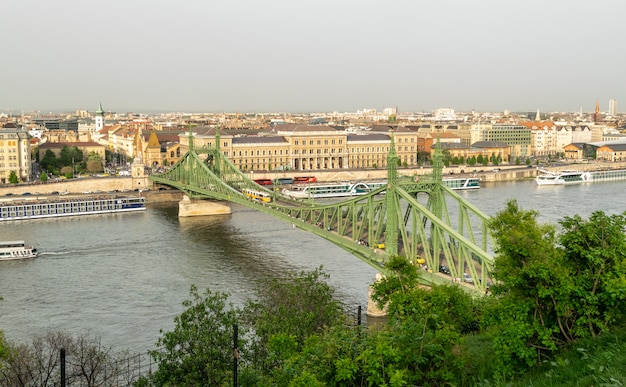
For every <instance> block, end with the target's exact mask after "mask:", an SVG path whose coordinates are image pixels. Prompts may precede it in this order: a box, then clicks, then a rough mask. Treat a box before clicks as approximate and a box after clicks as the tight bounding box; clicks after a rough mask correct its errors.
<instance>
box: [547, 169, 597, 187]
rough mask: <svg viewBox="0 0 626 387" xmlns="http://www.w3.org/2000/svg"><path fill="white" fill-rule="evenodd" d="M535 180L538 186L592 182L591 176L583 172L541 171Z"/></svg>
mask: <svg viewBox="0 0 626 387" xmlns="http://www.w3.org/2000/svg"><path fill="white" fill-rule="evenodd" d="M541 172H542V173H541V174H540V175H539V176H537V177H536V178H535V181H536V182H537V184H538V185H561V184H580V183H587V182H590V181H592V175H591V173H589V172H585V171H561V172H552V171H545V170H543V171H541Z"/></svg>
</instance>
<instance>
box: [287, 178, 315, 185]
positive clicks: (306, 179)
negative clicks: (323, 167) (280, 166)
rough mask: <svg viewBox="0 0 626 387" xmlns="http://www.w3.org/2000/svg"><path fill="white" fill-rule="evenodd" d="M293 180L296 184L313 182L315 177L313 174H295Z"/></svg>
mask: <svg viewBox="0 0 626 387" xmlns="http://www.w3.org/2000/svg"><path fill="white" fill-rule="evenodd" d="M293 182H294V183H296V184H299V183H300V184H302V183H315V182H317V178H315V176H296V177H294V178H293Z"/></svg>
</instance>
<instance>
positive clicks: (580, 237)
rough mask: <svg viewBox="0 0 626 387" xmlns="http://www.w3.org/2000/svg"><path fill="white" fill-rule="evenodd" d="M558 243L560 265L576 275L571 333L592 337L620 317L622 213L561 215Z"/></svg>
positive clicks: (624, 261)
mask: <svg viewBox="0 0 626 387" xmlns="http://www.w3.org/2000/svg"><path fill="white" fill-rule="evenodd" d="M560 224H561V226H562V227H563V233H562V235H561V237H560V244H561V246H562V250H563V251H564V262H563V263H562V265H563V266H565V267H567V268H568V269H569V272H570V275H571V276H572V277H574V278H576V281H573V282H572V284H571V292H572V294H571V298H572V305H571V308H570V309H571V310H570V312H572V313H574V312H575V313H576V315H577V316H578V318H577V320H576V321H575V324H574V327H573V329H572V332H571V335H572V336H575V337H584V336H587V335H591V336H594V337H595V336H596V335H597V334H598V333H599V332H602V331H605V330H606V329H608V327H609V325H610V324H612V323H614V322H615V321H617V320H618V319H621V318H622V317H623V316H624V308H625V307H626V302H625V301H626V234H625V231H626V213H624V214H621V215H611V216H609V215H606V214H605V213H603V212H601V211H597V212H594V213H593V214H592V215H591V216H590V217H589V219H588V220H583V219H582V218H581V217H580V216H578V215H576V216H573V217H565V218H564V219H563V220H562V221H561V222H560Z"/></svg>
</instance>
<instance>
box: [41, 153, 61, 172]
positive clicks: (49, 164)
mask: <svg viewBox="0 0 626 387" xmlns="http://www.w3.org/2000/svg"><path fill="white" fill-rule="evenodd" d="M41 167H42V168H43V169H45V170H48V171H54V170H56V169H57V168H58V167H59V160H58V159H57V157H56V155H55V154H54V152H53V151H52V150H50V149H46V153H45V154H44V156H43V159H42V160H41Z"/></svg>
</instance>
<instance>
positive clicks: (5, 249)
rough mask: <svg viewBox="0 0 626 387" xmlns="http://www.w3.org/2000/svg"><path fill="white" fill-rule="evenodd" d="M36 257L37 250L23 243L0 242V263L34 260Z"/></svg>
mask: <svg viewBox="0 0 626 387" xmlns="http://www.w3.org/2000/svg"><path fill="white" fill-rule="evenodd" d="M36 256H37V249H36V248H34V247H32V246H27V245H26V243H25V242H24V241H2V242H0V261H12V260H15V259H25V258H35V257H36Z"/></svg>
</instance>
